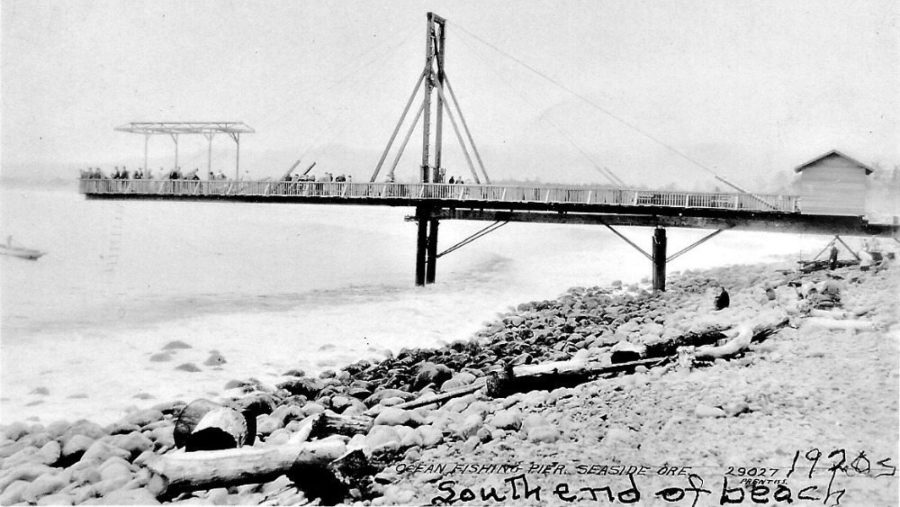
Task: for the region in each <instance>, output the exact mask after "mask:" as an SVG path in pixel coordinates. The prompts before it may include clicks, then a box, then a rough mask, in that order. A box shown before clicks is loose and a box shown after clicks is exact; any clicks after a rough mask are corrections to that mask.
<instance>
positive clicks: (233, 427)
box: [174, 393, 275, 451]
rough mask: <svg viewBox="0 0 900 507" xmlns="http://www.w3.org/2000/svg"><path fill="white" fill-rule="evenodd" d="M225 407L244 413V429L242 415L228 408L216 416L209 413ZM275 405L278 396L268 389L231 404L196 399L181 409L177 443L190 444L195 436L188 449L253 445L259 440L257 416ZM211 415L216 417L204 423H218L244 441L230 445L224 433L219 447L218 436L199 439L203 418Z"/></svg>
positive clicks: (212, 425)
mask: <svg viewBox="0 0 900 507" xmlns="http://www.w3.org/2000/svg"><path fill="white" fill-rule="evenodd" d="M225 409H227V410H233V411H235V413H237V414H239V415H242V416H243V419H244V423H243V424H244V426H245V428H244V429H243V430H241V431H238V429H239V428H240V426H241V422H240V418H238V417H236V416H235V415H234V414H233V413H230V412H227V410H226V411H225V412H221V413H219V414H218V415H216V416H210V415H209V414H210V413H211V412H217V411H222V410H225ZM274 409H275V400H273V399H272V396H270V395H268V394H265V393H258V394H255V395H253V396H246V397H244V398H241V399H238V400H235V401H233V402H231V403H229V404H228V405H222V404H220V403H216V402H214V401H210V400H207V399H204V398H200V399H197V400H194V401H192V402H191V403H189V404H187V405H185V407H184V408H183V409H181V412H180V413H179V414H178V416H177V418H176V420H175V432H174V437H175V447H179V448H181V447H186V446H188V442H189V441H191V440H195V442H193V443H192V444H191V445H190V448H189V449H187V450H188V451H199V450H213V449H227V448H230V447H235V446H236V445H237V446H240V445H253V442H255V441H256V416H258V415H260V414H269V413H271V412H272V410H274ZM226 414H227V415H226ZM207 417H213V418H214V419H209V420H207V422H206V423H204V427H206V428H213V427H217V428H219V429H220V430H221V431H222V432H223V433H224V434H226V435H231V437H232V439H233V440H234V441H235V442H238V440H239V441H240V443H236V444H233V445H228V440H227V438H224V436H223V435H219V437H222V438H223V440H218V442H219V444H217V445H219V446H218V447H215V446H214V445H216V444H214V442H215V441H216V440H209V441H206V440H204V441H203V442H200V443H198V442H196V437H194V436H193V435H194V433H196V432H197V427H198V425H199V424H200V423H201V421H203V419H204V418H207Z"/></svg>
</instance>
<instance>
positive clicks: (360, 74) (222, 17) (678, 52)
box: [2, 0, 900, 187]
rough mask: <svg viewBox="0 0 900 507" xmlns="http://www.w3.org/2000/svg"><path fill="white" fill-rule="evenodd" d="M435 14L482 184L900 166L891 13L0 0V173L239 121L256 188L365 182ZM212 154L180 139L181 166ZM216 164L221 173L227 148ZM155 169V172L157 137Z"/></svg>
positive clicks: (64, 166) (690, 6)
mask: <svg viewBox="0 0 900 507" xmlns="http://www.w3.org/2000/svg"><path fill="white" fill-rule="evenodd" d="M429 10H433V11H435V12H437V13H438V14H440V15H442V16H444V17H446V18H447V19H448V20H449V25H448V28H447V33H448V41H447V73H448V75H449V76H450V79H451V83H452V84H453V88H454V90H455V91H456V93H457V95H458V96H459V98H460V101H461V103H462V107H463V111H464V113H465V114H466V119H467V120H468V122H469V124H470V127H471V128H472V131H473V134H474V135H475V137H476V141H477V142H478V144H479V147H480V148H482V149H483V151H484V152H485V153H484V154H485V158H486V162H487V163H488V165H489V171H491V172H492V174H493V175H495V177H540V178H541V179H542V180H543V181H554V180H559V181H583V182H586V183H587V182H593V181H598V180H599V181H602V177H600V175H599V174H598V173H597V172H595V171H593V170H591V169H590V165H591V164H590V163H589V162H588V160H587V159H586V158H585V157H584V156H583V155H581V154H580V153H579V151H578V150H577V149H576V148H575V147H574V146H573V143H574V144H575V145H577V146H578V147H579V148H581V149H582V150H584V151H585V152H586V153H588V154H589V156H590V157H591V158H593V160H594V161H595V162H597V163H599V164H601V165H605V166H608V167H610V168H611V169H613V170H615V171H616V172H617V173H618V174H620V175H621V176H622V177H623V178H624V179H626V180H630V182H632V181H634V180H635V179H639V180H642V182H646V181H647V180H648V179H649V180H653V181H661V182H662V181H672V180H674V181H680V180H683V179H684V178H694V177H696V178H703V177H708V174H705V173H704V171H702V170H699V169H698V168H697V167H695V166H693V165H692V164H691V163H689V162H686V161H685V160H683V159H681V158H680V157H679V156H678V155H676V154H675V153H673V152H672V151H671V150H669V149H668V148H666V147H664V146H663V144H665V145H668V146H670V147H672V148H674V149H676V150H678V151H680V152H682V153H685V154H687V155H688V156H689V157H690V158H692V159H694V160H696V161H698V162H700V163H701V164H703V165H705V166H707V167H709V168H712V169H713V170H715V171H717V172H721V174H725V175H727V176H729V177H731V178H733V179H735V180H738V181H739V182H741V183H743V184H745V185H748V186H750V187H752V186H753V182H754V181H755V180H756V179H757V178H759V179H762V178H768V177H770V176H771V175H772V173H773V172H774V171H777V170H786V169H789V168H791V167H793V166H794V165H798V164H800V163H801V162H804V161H805V160H806V159H808V158H811V157H813V156H815V155H817V154H819V153H822V152H824V151H827V150H829V149H832V148H838V149H841V150H844V151H846V152H848V153H849V154H851V155H854V156H856V157H858V158H860V159H861V160H863V161H865V162H870V163H876V162H877V163H880V164H885V165H888V166H893V165H894V164H900V92H898V90H900V8H898V2H896V1H895V0H886V1H825V2H823V1H809V2H803V1H790V2H786V1H772V2H765V1H759V0H753V1H746V2H740V1H738V2H734V1H729V2H720V1H715V2H713V1H709V2H701V1H695V2H664V1H653V2H650V1H628V2H622V1H596V0H592V1H583V2H573V1H567V2H534V1H526V2H486V1H484V0H477V1H454V2H410V1H401V2H346V1H335V2H318V1H317V2H311V1H298V2H250V1H231V2H229V1H216V2H212V1H190V2H187V1H177V2H175V1H129V2H124V1H95V0H91V1H72V0H66V1H40V2H36V1H32V0H22V1H19V0H2V164H3V165H2V170H3V172H4V175H7V176H20V175H22V174H27V173H28V171H35V174H42V175H46V174H47V173H48V171H49V172H50V173H52V174H54V175H58V176H62V177H68V176H70V175H71V171H72V169H73V167H78V166H80V165H82V164H87V165H90V164H92V163H102V164H112V163H114V162H115V161H117V160H126V159H127V160H139V159H140V158H141V157H142V153H143V138H142V137H141V136H137V135H130V134H124V133H120V132H115V131H114V130H113V128H114V127H115V126H117V125H121V124H123V123H127V122H129V121H139V120H140V121H161V120H238V121H244V122H246V123H248V124H249V125H251V126H252V127H254V128H255V129H256V131H257V133H256V134H253V135H250V136H247V138H245V139H244V141H243V143H242V165H243V164H246V165H247V167H249V168H252V169H253V170H254V171H255V174H258V175H274V174H278V173H281V172H283V170H284V168H286V167H287V166H289V165H290V163H291V162H292V161H293V160H295V159H297V158H299V157H300V156H301V155H303V156H304V157H305V160H308V161H311V160H313V159H318V160H320V161H327V160H329V158H328V157H332V159H331V160H333V161H338V160H340V161H341V163H342V164H345V165H346V164H358V165H359V167H353V168H348V171H349V172H352V173H353V174H354V175H355V176H357V177H358V178H360V179H362V178H364V177H365V176H367V175H368V174H369V173H370V172H371V167H372V166H373V165H374V162H375V161H376V160H377V153H378V150H380V149H381V148H382V147H383V146H384V144H385V142H386V141H387V138H388V137H389V135H390V132H391V130H392V128H393V126H394V123H395V122H396V120H397V118H398V116H399V114H400V111H401V110H402V107H403V105H404V103H405V101H406V99H407V97H408V95H409V93H410V92H411V91H412V87H413V85H414V84H415V80H416V78H417V75H418V73H419V72H420V71H421V67H422V64H423V57H424V44H425V42H424V36H425V13H426V12H427V11H429ZM467 32H468V33H471V34H475V35H477V36H478V37H480V38H481V39H483V40H484V41H487V42H489V43H490V44H492V45H494V46H496V47H497V48H500V49H501V50H503V51H505V52H507V53H509V54H511V55H514V56H515V57H516V58H518V59H520V60H521V61H523V62H525V63H527V64H528V65H530V66H531V67H533V68H535V69H538V70H539V71H541V72H543V73H544V74H546V75H547V76H550V77H552V78H553V79H555V80H556V81H558V82H559V83H562V84H563V85H564V86H565V87H568V88H569V89H571V90H573V91H575V92H577V93H578V94H580V95H583V96H584V97H586V98H588V99H589V100H590V101H591V102H592V103H593V104H594V105H596V106H599V108H596V107H594V106H592V105H588V104H587V103H586V102H584V101H582V100H580V99H578V98H576V97H575V96H573V95H572V94H571V93H569V92H567V91H565V90H563V89H561V88H559V87H557V86H554V85H551V84H549V83H548V82H547V81H545V80H542V79H541V78H540V77H538V76H536V75H535V74H533V73H531V72H530V71H529V70H527V69H525V68H524V67H523V66H521V65H520V64H518V63H515V62H514V61H512V60H510V59H509V58H507V57H506V56H503V55H501V54H500V53H498V52H496V51H495V50H494V49H491V48H490V47H488V46H486V45H485V44H484V43H482V42H480V41H479V40H478V39H477V38H475V37H473V36H471V35H469V34H468V33H467ZM600 109H603V110H605V111H606V112H608V113H612V115H614V116H615V117H617V118H619V119H622V120H624V121H626V122H628V123H629V124H631V125H633V126H636V127H638V129H640V130H641V131H642V132H643V133H640V132H637V131H635V130H634V129H632V128H630V127H627V126H625V125H623V124H622V123H621V122H620V121H618V120H617V119H614V118H613V117H611V116H609V115H608V114H606V113H604V112H602V111H601V110H600ZM445 133H446V134H445V142H447V143H451V144H450V145H449V146H448V148H447V150H448V154H447V163H448V164H450V165H453V166H454V168H457V167H464V165H463V164H464V162H462V158H461V156H460V155H459V151H458V150H455V151H454V147H455V145H456V142H455V138H454V137H453V134H452V131H451V130H450V128H449V125H448V126H447V128H446V129H445ZM644 134H649V135H651V136H652V137H654V138H655V139H656V140H657V141H661V142H662V143H663V144H661V143H660V142H657V141H654V140H651V139H649V138H648V137H647V136H646V135H644ZM419 137H421V136H417V137H416V138H414V139H416V140H417V141H416V142H414V143H411V144H410V147H409V150H411V152H410V153H411V154H410V155H409V156H407V157H405V158H404V164H405V166H408V167H406V168H404V169H403V171H406V172H409V173H410V174H413V171H414V167H415V165H416V164H417V159H418V156H417V155H416V154H415V150H418V149H420V139H419ZM205 146H206V145H205V141H204V140H203V139H202V138H195V139H190V140H183V141H182V148H181V151H182V160H183V161H184V165H185V166H189V165H191V164H197V165H199V164H201V162H202V164H203V165H205V156H206V155H205V154H206V150H205ZM338 146H339V147H340V148H337V147H338ZM214 150H215V158H214V160H215V162H214V163H215V164H218V165H222V166H226V168H227V164H233V143H231V141H229V140H227V139H226V138H224V137H223V138H219V139H216V141H215V144H214ZM329 150H331V151H332V152H334V151H341V153H329ZM150 152H151V158H153V159H154V161H155V162H160V161H162V162H165V161H170V160H171V152H172V142H171V140H167V139H164V138H154V139H153V140H152V141H151V144H150ZM349 153H353V154H356V155H354V156H356V157H357V158H362V159H364V160H356V159H354V158H353V157H354V156H350V155H348V154H349ZM372 154H375V157H376V159H375V160H371V156H372ZM229 157H231V158H229ZM341 157H344V158H341ZM528 161H533V162H534V163H530V164H529V163H528ZM162 162H160V163H162ZM322 163H323V164H324V163H325V162H322ZM335 163H337V162H335ZM270 166H275V167H270ZM48 168H49V169H48ZM454 172H455V169H454ZM460 172H462V169H460ZM657 177H659V178H660V179H657Z"/></svg>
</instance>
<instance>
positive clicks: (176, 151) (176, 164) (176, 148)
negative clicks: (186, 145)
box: [169, 134, 178, 171]
mask: <svg viewBox="0 0 900 507" xmlns="http://www.w3.org/2000/svg"><path fill="white" fill-rule="evenodd" d="M169 135H170V136H172V141H173V142H175V166H174V167H172V170H173V171H177V170H178V134H169Z"/></svg>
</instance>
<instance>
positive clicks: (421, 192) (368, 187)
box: [79, 179, 799, 213]
mask: <svg viewBox="0 0 900 507" xmlns="http://www.w3.org/2000/svg"><path fill="white" fill-rule="evenodd" d="M79 190H80V191H81V193H83V194H104V195H106V194H128V195H133V196H135V197H138V196H148V197H149V196H181V197H190V196H197V197H203V196H209V197H214V196H223V197H224V196H258V197H265V196H297V197H312V198H316V197H323V198H332V199H334V198H336V199H348V200H353V199H379V200H395V199H396V200H409V201H418V200H423V199H428V200H437V201H454V202H458V201H474V202H508V203H545V204H599V205H622V206H665V207H678V208H715V209H731V210H737V209H740V210H745V211H768V212H781V213H795V212H799V207H798V199H797V196H792V195H765V194H736V193H715V192H675V191H656V190H636V189H615V188H607V187H563V186H518V185H515V186H508V185H468V184H466V185H459V184H444V183H351V182H309V181H233V180H212V181H208V180H113V179H82V180H80V181H79Z"/></svg>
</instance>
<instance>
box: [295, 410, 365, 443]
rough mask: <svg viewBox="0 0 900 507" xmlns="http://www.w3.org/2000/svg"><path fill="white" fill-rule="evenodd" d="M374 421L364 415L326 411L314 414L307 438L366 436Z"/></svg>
mask: <svg viewBox="0 0 900 507" xmlns="http://www.w3.org/2000/svg"><path fill="white" fill-rule="evenodd" d="M373 421H374V419H372V418H371V417H369V416H365V415H339V414H335V413H334V412H330V411H326V412H322V413H320V414H316V415H315V416H314V418H313V419H312V424H311V427H310V433H309V438H313V439H314V438H322V437H325V436H328V435H344V436H348V437H352V436H353V435H356V434H360V433H361V434H363V435H364V434H366V433H368V432H369V430H370V429H372V424H373Z"/></svg>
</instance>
